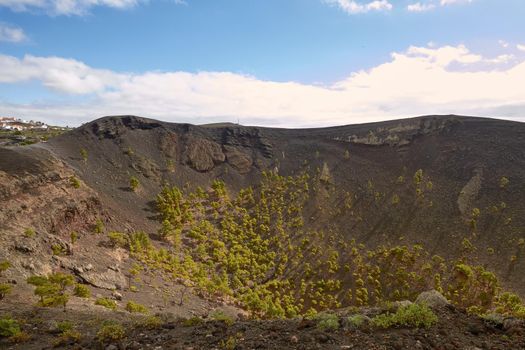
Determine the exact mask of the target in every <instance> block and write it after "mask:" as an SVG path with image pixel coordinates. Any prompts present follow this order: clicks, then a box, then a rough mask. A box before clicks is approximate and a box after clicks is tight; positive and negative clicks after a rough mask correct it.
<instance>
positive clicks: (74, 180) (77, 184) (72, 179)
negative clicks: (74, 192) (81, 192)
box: [69, 176, 80, 188]
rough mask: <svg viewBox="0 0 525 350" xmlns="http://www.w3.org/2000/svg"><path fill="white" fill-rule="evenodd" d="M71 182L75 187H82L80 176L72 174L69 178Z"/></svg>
mask: <svg viewBox="0 0 525 350" xmlns="http://www.w3.org/2000/svg"><path fill="white" fill-rule="evenodd" d="M69 183H70V184H71V186H73V187H74V188H80V180H79V179H78V178H76V177H75V176H71V177H70V178H69Z"/></svg>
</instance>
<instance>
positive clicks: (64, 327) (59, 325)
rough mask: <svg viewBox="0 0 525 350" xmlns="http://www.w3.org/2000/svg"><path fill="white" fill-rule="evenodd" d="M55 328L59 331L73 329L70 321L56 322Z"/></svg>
mask: <svg viewBox="0 0 525 350" xmlns="http://www.w3.org/2000/svg"><path fill="white" fill-rule="evenodd" d="M57 328H58V330H59V331H60V332H62V333H64V332H67V331H70V330H72V329H73V323H72V322H71V321H67V320H65V321H61V322H58V323H57Z"/></svg>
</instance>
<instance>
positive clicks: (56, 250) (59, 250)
mask: <svg viewBox="0 0 525 350" xmlns="http://www.w3.org/2000/svg"><path fill="white" fill-rule="evenodd" d="M51 250H52V251H53V255H58V256H60V255H64V254H65V253H66V250H65V249H64V247H63V246H62V245H60V244H53V245H52V246H51Z"/></svg>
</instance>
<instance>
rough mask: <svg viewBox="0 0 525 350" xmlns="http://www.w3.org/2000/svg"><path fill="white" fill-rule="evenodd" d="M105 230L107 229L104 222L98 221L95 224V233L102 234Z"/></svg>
mask: <svg viewBox="0 0 525 350" xmlns="http://www.w3.org/2000/svg"><path fill="white" fill-rule="evenodd" d="M105 229H106V228H105V227H104V223H103V222H102V220H100V219H97V222H96V223H95V233H102V232H104V230H105Z"/></svg>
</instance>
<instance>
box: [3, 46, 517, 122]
mask: <svg viewBox="0 0 525 350" xmlns="http://www.w3.org/2000/svg"><path fill="white" fill-rule="evenodd" d="M513 59H514V61H512V62H513V63H512V64H510V63H509V60H510V58H508V57H504V56H503V55H500V56H496V57H495V58H492V57H484V56H482V55H478V54H475V53H473V52H471V51H470V50H469V49H468V48H467V47H466V46H463V45H459V46H444V47H435V48H430V47H415V46H413V47H409V48H408V49H407V50H405V51H403V52H395V53H393V54H392V57H391V59H390V60H388V61H387V62H385V63H383V64H380V65H377V66H376V67H373V68H372V69H370V70H362V71H358V72H355V73H353V74H351V75H350V76H348V77H347V78H346V79H342V80H341V81H339V82H337V83H335V84H331V85H324V86H323V85H312V84H302V83H297V82H276V81H266V80H260V79H257V78H256V77H253V76H247V75H242V74H236V73H231V72H199V73H189V72H145V73H141V74H137V73H118V72H112V71H109V70H104V69H97V68H93V67H89V66H87V65H85V64H83V63H82V62H78V61H75V60H71V59H64V58H57V57H33V56H26V57H24V58H23V59H18V58H15V57H12V56H7V55H0V82H3V83H4V84H16V83H23V82H26V81H29V80H36V81H40V82H41V83H42V85H43V86H44V87H46V88H48V89H50V90H53V91H59V93H56V99H54V100H47V101H38V102H34V103H27V104H20V103H13V102H9V101H6V100H4V101H3V102H0V110H2V112H3V113H7V114H13V115H17V116H20V117H24V118H30V119H33V118H41V119H43V120H46V121H48V122H62V123H64V124H69V125H73V124H79V123H80V122H85V121H88V120H91V119H94V118H96V117H100V116H103V115H109V114H138V115H143V116H147V117H152V118H159V119H163V120H169V121H176V122H193V123H204V122H216V121H225V120H226V121H236V120H237V118H240V120H241V123H244V124H256V125H268V126H271V125H274V126H277V125H280V126H288V127H298V126H303V127H306V126H322V125H325V126H326V125H337V124H349V123H357V122H368V121H377V120H386V119H393V118H399V117H408V116H414V115H423V114H448V113H455V114H469V115H480V116H498V117H508V118H513V117H516V116H519V117H520V118H522V119H521V120H524V121H525V113H523V112H521V113H523V114H521V115H520V114H519V113H520V111H524V110H525V91H524V90H523V89H521V88H520V87H521V86H522V84H523V83H522V82H523V81H525V60H521V61H520V60H518V59H517V58H513ZM64 93H68V94H77V95H79V97H80V98H79V97H75V98H70V97H68V96H69V95H67V94H64ZM79 99H80V100H81V101H80V102H79ZM58 101H60V102H58ZM64 101H66V102H64Z"/></svg>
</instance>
